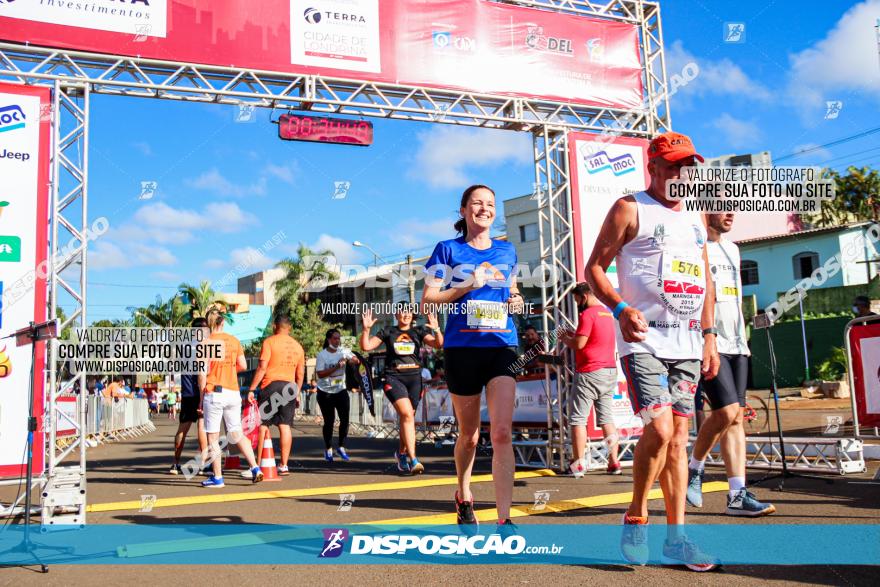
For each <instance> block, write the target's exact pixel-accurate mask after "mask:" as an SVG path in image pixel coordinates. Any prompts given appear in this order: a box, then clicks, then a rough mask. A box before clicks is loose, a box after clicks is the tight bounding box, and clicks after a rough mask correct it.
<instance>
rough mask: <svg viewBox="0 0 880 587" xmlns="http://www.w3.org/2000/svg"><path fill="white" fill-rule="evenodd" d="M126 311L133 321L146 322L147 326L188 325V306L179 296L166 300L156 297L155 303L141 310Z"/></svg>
mask: <svg viewBox="0 0 880 587" xmlns="http://www.w3.org/2000/svg"><path fill="white" fill-rule="evenodd" d="M128 310H129V311H130V312H131V313H132V317H133V318H134V319H135V321H136V319H137V318H138V317H140V318H143V319H144V320H146V322H147V324H146V325H147V326H161V327H183V326H187V325H188V324H189V306H188V305H187V304H185V303H184V302H183V300H182V299H181V296H180V294H175V295H173V296H171V297H170V298H168V299H167V300H163V299H162V296H158V295H157V296H156V303H154V304H150V305H149V306H146V307H142V308H134V307H131V308H129V309H128ZM134 325H135V326H138V324H134Z"/></svg>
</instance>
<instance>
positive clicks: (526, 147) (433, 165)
mask: <svg viewBox="0 0 880 587" xmlns="http://www.w3.org/2000/svg"><path fill="white" fill-rule="evenodd" d="M417 140H418V143H419V144H418V147H417V151H416V153H415V165H413V166H412V168H411V169H410V171H409V176H410V177H412V178H414V179H418V180H422V181H426V182H427V183H428V184H429V185H431V186H433V187H436V188H448V187H455V188H464V187H466V186H467V185H468V184H471V183H476V177H477V176H478V174H477V173H475V172H474V171H475V170H477V169H479V168H481V167H497V166H500V165H503V164H509V163H527V162H529V161H531V160H532V145H531V140H530V138H529V137H528V136H527V135H526V134H525V133H517V132H511V131H503V130H487V129H470V128H458V127H454V126H437V127H436V128H433V129H431V130H427V131H424V132H421V133H419V134H418V137H417Z"/></svg>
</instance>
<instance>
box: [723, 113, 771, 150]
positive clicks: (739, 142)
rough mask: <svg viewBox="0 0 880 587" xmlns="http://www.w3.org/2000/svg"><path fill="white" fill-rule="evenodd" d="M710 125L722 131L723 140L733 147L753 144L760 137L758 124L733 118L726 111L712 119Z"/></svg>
mask: <svg viewBox="0 0 880 587" xmlns="http://www.w3.org/2000/svg"><path fill="white" fill-rule="evenodd" d="M711 125H712V126H713V127H714V128H716V129H718V130H720V131H721V132H722V133H724V135H725V136H724V139H725V142H727V143H728V144H730V146H731V147H733V148H735V149H741V148H746V147H749V146H755V145H756V143H757V142H758V140H759V139H760V138H761V129H760V128H758V125H756V124H755V123H754V122H748V121H746V120H740V119H738V118H734V117H733V116H731V115H730V114H728V113H727V112H725V113H724V114H722V115H721V116H719V117H718V118H716V119H715V120H713V121H712V123H711Z"/></svg>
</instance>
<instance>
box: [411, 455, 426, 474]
mask: <svg viewBox="0 0 880 587" xmlns="http://www.w3.org/2000/svg"><path fill="white" fill-rule="evenodd" d="M409 472H410V474H411V475H421V474H422V473H424V472H425V465H423V464H422V463H420V462H419V459H417V458H415V457H413V458H411V459H409Z"/></svg>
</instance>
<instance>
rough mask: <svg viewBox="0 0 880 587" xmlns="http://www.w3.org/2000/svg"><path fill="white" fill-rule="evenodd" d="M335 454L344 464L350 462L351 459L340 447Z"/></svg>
mask: <svg viewBox="0 0 880 587" xmlns="http://www.w3.org/2000/svg"><path fill="white" fill-rule="evenodd" d="M336 454H337V455H338V456H339V458H340V459H342V460H343V461H345V462H348V461H350V460H351V457H349V456H348V453H347V452H345V449H344V448H342V447H341V446H340V447H339V448H337V449H336Z"/></svg>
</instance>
